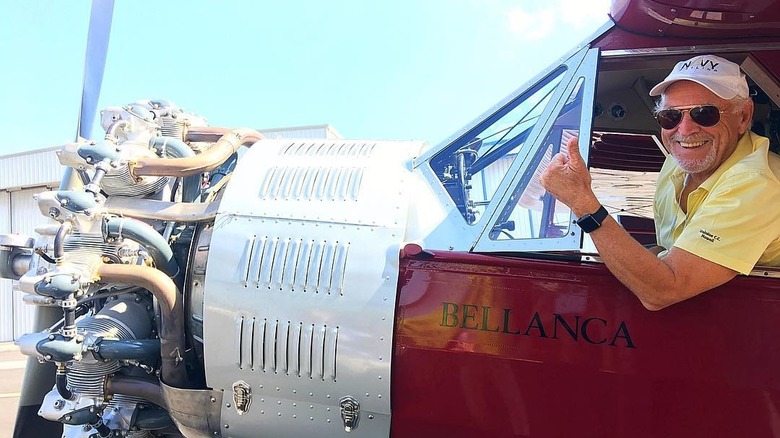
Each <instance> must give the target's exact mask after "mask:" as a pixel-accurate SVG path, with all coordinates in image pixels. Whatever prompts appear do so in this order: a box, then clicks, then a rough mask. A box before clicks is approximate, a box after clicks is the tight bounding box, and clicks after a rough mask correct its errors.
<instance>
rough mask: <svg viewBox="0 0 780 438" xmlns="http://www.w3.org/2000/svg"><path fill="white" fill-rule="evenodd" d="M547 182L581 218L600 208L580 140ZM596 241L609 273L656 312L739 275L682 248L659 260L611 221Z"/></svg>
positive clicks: (550, 170) (555, 163)
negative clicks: (583, 157) (579, 143)
mask: <svg viewBox="0 0 780 438" xmlns="http://www.w3.org/2000/svg"><path fill="white" fill-rule="evenodd" d="M541 182H542V186H544V188H545V189H546V190H547V191H548V192H549V193H550V194H551V195H553V196H554V197H555V198H556V199H558V200H559V201H561V202H563V203H564V204H566V205H567V206H569V208H570V209H571V210H572V212H574V215H575V216H577V217H582V216H584V215H585V214H588V213H593V212H595V211H596V210H597V209H598V208H599V201H598V199H597V198H596V195H595V194H594V193H593V190H592V188H591V178H590V173H589V172H588V169H587V166H586V165H585V162H584V161H583V159H582V156H581V155H580V152H579V145H578V140H577V139H576V138H573V139H572V140H570V141H569V153H568V156H567V154H565V153H558V154H556V155H555V156H554V157H553V159H552V161H551V163H550V165H549V166H548V167H547V169H546V170H545V171H544V173H543V174H542V176H541ZM590 236H591V239H592V240H593V243H594V244H595V245H596V248H597V249H598V251H599V257H601V259H602V260H603V261H604V263H605V264H606V265H607V268H609V270H610V271H611V272H612V274H613V275H615V277H617V279H618V280H620V282H621V283H623V284H624V285H625V286H626V287H628V288H629V289H630V290H631V292H633V293H634V295H636V296H637V297H638V298H639V300H640V301H641V302H642V305H644V306H645V307H646V308H647V309H650V310H660V309H663V308H664V307H667V306H670V305H672V304H674V303H678V302H680V301H683V300H685V299H687V298H690V297H693V296H696V295H698V294H700V293H702V292H705V291H707V290H710V289H712V288H714V287H716V286H720V285H721V284H723V283H725V282H727V281H729V280H731V279H732V278H734V277H735V276H736V275H737V272H736V271H733V270H731V269H729V268H726V267H724V266H721V265H718V264H717V263H713V262H710V261H709V260H705V259H703V258H701V257H699V256H696V255H694V254H692V253H689V252H687V251H684V250H682V249H679V248H674V247H673V248H671V249H670V250H669V251H668V252H667V254H666V255H665V256H664V257H662V258H658V257H656V256H655V255H654V254H653V253H651V252H650V251H648V250H647V249H645V248H644V247H643V246H642V245H641V244H640V243H639V242H637V241H636V240H634V238H632V237H631V236H630V235H629V234H628V233H627V232H626V231H625V230H624V229H623V227H621V226H620V224H618V223H617V222H616V221H615V220H614V219H612V217H611V216H610V217H608V218H607V219H606V220H605V221H604V223H603V224H602V225H601V227H599V229H597V230H595V231H593V232H592V233H590Z"/></svg>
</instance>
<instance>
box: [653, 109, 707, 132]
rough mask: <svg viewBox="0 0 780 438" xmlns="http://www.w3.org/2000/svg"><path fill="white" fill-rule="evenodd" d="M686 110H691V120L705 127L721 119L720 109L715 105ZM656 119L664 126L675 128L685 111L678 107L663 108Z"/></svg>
mask: <svg viewBox="0 0 780 438" xmlns="http://www.w3.org/2000/svg"><path fill="white" fill-rule="evenodd" d="M684 111H688V112H689V114H690V116H691V120H693V121H694V122H696V123H697V124H699V125H701V126H703V127H705V128H709V127H710V126H715V125H717V124H718V122H719V121H720V110H719V109H718V107H716V106H713V105H702V106H697V107H695V108H691V109H690V110H684ZM655 119H656V120H658V124H659V125H660V126H661V127H662V128H664V129H674V127H675V126H677V125H679V124H680V122H681V121H682V119H683V111H680V110H678V109H665V110H661V111H658V112H657V113H656V115H655Z"/></svg>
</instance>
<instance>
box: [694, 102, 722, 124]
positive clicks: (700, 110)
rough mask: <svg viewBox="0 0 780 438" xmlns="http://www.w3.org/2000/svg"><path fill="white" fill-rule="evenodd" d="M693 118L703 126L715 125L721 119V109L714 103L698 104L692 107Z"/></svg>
mask: <svg viewBox="0 0 780 438" xmlns="http://www.w3.org/2000/svg"><path fill="white" fill-rule="evenodd" d="M691 119H693V121H694V122H696V123H698V124H699V125H701V126H704V127H705V128H706V127H710V126H715V125H717V124H718V122H719V121H720V110H719V109H718V108H717V107H714V106H712V105H704V106H697V107H696V108H693V109H691Z"/></svg>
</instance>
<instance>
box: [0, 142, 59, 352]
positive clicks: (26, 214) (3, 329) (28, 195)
mask: <svg viewBox="0 0 780 438" xmlns="http://www.w3.org/2000/svg"><path fill="white" fill-rule="evenodd" d="M58 149H59V148H49V149H41V150H37V151H31V152H25V153H21V154H14V155H5V156H1V157H0V234H16V233H18V234H23V235H27V236H30V237H37V236H36V235H35V227H36V226H38V225H41V224H44V223H46V222H47V218H46V217H44V216H42V215H41V214H40V212H39V211H38V206H37V204H36V203H35V202H34V201H33V198H32V195H34V194H35V193H40V192H42V191H45V190H49V187H52V186H57V185H58V184H59V180H60V179H61V177H62V166H61V165H60V163H59V160H58V159H57V155H56V154H55V151H56V150H58ZM34 310H35V309H34V308H33V307H32V306H30V305H27V304H24V302H22V293H21V292H14V291H13V282H12V281H11V280H5V279H0V342H3V341H12V340H15V339H17V338H18V337H19V336H21V335H23V334H24V333H29V332H30V331H31V330H32V328H33V315H34Z"/></svg>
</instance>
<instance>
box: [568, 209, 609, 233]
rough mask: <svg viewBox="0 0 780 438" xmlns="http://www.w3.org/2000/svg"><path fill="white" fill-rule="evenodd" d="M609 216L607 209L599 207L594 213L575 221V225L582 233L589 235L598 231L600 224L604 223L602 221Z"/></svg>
mask: <svg viewBox="0 0 780 438" xmlns="http://www.w3.org/2000/svg"><path fill="white" fill-rule="evenodd" d="M607 216H609V213H608V212H607V209H606V208H604V206H603V205H600V206H599V209H598V210H596V212H595V213H591V214H586V215H585V216H583V217H581V218H579V219H577V221H576V222H577V225H579V226H580V228H582V231H584V232H586V233H590V232H593V231H596V230H598V228H599V227H600V226H601V224H603V223H604V219H606V218H607Z"/></svg>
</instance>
